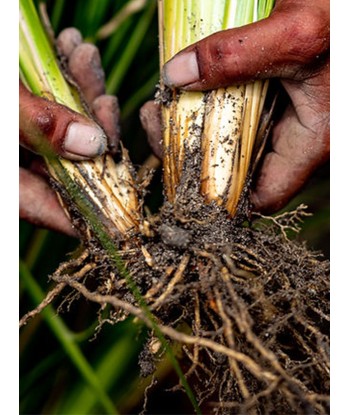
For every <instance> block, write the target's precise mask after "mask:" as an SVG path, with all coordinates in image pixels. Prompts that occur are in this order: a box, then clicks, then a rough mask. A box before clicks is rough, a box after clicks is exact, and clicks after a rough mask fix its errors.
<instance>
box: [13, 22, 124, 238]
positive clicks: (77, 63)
mask: <svg viewBox="0 0 350 415" xmlns="http://www.w3.org/2000/svg"><path fill="white" fill-rule="evenodd" d="M57 48H58V50H59V52H60V54H61V55H62V59H64V60H65V61H66V63H67V70H68V72H69V74H70V76H71V77H72V79H73V80H74V82H75V83H76V84H77V85H78V87H79V89H80V91H81V94H82V96H83V97H84V98H85V101H86V104H87V106H88V107H89V109H90V111H91V113H92V115H93V116H94V118H95V119H96V121H97V122H94V121H93V120H92V119H89V118H87V117H85V116H83V115H81V114H78V113H76V112H74V111H72V110H70V109H69V108H67V107H65V106H62V105H59V104H57V103H55V102H51V101H48V100H46V99H44V98H40V97H38V96H35V95H33V94H31V93H30V92H29V91H28V90H27V89H26V87H25V86H24V85H23V84H22V83H21V82H20V86H19V110H20V112H19V136H20V145H21V146H22V148H26V149H28V150H30V162H26V163H25V164H26V168H23V167H20V173H19V179H20V182H19V185H20V187H19V202H20V203H19V205H20V206H19V213H20V217H21V218H22V219H24V220H27V221H29V222H31V223H33V224H35V225H37V226H40V227H44V228H48V229H52V230H56V231H59V232H63V233H65V234H67V235H71V236H76V234H75V231H74V229H73V228H72V225H71V223H70V221H69V219H68V218H67V216H66V215H65V213H64V211H63V209H62V207H61V205H60V204H59V202H58V199H57V197H56V194H55V193H54V191H53V190H52V189H51V188H50V186H49V185H48V183H47V181H46V177H45V174H43V169H42V163H40V161H39V162H38V157H35V156H34V154H33V152H34V153H36V154H39V155H49V154H56V155H60V156H62V157H64V158H67V159H71V160H84V159H88V158H93V157H96V156H98V155H101V154H103V153H104V152H105V151H107V150H108V151H109V152H111V153H115V152H116V151H117V148H118V142H119V135H120V132H119V124H118V121H119V106H118V101H117V98H116V97H114V96H111V95H105V83H104V80H105V77H104V72H103V69H102V67H101V61H100V56H99V52H98V50H97V48H96V47H95V46H94V45H92V44H88V43H83V42H82V38H81V35H80V33H79V32H78V31H77V30H76V29H74V28H68V29H65V30H64V31H62V32H61V33H60V34H59V36H58V38H57ZM97 123H98V124H97ZM101 126H102V127H103V128H101ZM107 137H108V138H107ZM26 158H28V154H26ZM39 160H40V158H39Z"/></svg>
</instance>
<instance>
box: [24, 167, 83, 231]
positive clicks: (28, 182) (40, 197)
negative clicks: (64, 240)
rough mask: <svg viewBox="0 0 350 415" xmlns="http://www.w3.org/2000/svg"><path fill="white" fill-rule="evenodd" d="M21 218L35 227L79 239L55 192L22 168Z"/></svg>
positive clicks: (43, 181)
mask: <svg viewBox="0 0 350 415" xmlns="http://www.w3.org/2000/svg"><path fill="white" fill-rule="evenodd" d="M19 216H20V218H21V219H24V220H26V221H28V222H30V223H32V224H33V225H36V226H39V227H42V228H46V229H51V230H54V231H57V232H61V233H64V234H66V235H68V236H74V237H77V236H78V235H77V233H76V231H75V230H74V228H73V226H72V224H71V223H70V221H69V219H68V218H67V216H66V215H65V213H64V211H63V209H62V207H61V205H60V203H59V201H58V199H57V197H56V194H55V193H54V191H53V190H52V189H51V188H50V187H49V185H48V184H47V183H46V182H45V180H44V179H43V178H42V177H40V176H37V175H35V174H33V173H31V172H30V171H28V170H25V169H23V168H20V170H19Z"/></svg>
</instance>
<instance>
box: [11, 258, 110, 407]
mask: <svg viewBox="0 0 350 415" xmlns="http://www.w3.org/2000/svg"><path fill="white" fill-rule="evenodd" d="M19 272H20V277H21V280H22V281H23V283H24V284H25V285H26V289H27V291H28V293H29V294H30V296H31V298H32V300H33V302H34V303H35V304H40V302H41V301H42V300H43V299H44V293H43V291H42V289H41V287H40V286H39V284H38V283H37V282H36V281H35V278H34V277H33V275H32V274H31V272H30V271H29V269H28V267H27V266H26V264H25V263H24V262H23V261H22V260H20V261H19ZM42 316H43V318H44V320H45V322H46V324H47V325H48V327H49V328H50V330H51V331H52V332H53V334H54V335H55V337H56V338H57V340H58V341H59V342H60V344H61V346H62V348H63V349H64V350H65V352H66V353H67V356H68V357H69V359H70V360H71V361H72V363H73V365H74V366H75V368H76V369H77V370H78V371H79V372H80V374H81V375H82V377H83V378H84V379H85V381H86V382H87V383H88V384H89V385H90V387H91V388H92V390H93V392H94V394H95V395H96V397H97V398H98V399H99V401H100V402H101V405H102V407H103V408H104V409H105V410H106V412H107V413H108V414H118V411H117V410H116V408H115V406H114V403H113V402H112V400H111V399H110V397H109V396H108V394H107V393H106V392H105V390H104V388H103V387H102V385H101V380H100V379H99V378H98V377H97V376H96V373H95V372H94V370H93V368H92V367H91V366H90V364H89V362H88V361H87V360H86V358H85V356H84V354H83V353H82V351H81V349H80V347H79V346H78V345H77V343H76V342H75V341H74V336H73V335H72V333H71V332H70V330H69V329H68V328H67V326H66V325H65V324H64V322H63V320H62V319H61V318H60V317H59V316H57V315H56V313H55V311H54V309H53V307H52V306H48V307H47V308H46V309H45V310H43V312H42Z"/></svg>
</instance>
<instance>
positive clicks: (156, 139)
mask: <svg viewBox="0 0 350 415" xmlns="http://www.w3.org/2000/svg"><path fill="white" fill-rule="evenodd" d="M140 121H141V124H142V127H143V128H144V130H145V131H146V134H147V139H148V143H149V145H150V147H151V149H152V151H153V152H154V154H155V155H156V156H157V157H158V158H160V159H162V158H163V146H162V115H161V108H160V106H159V105H158V104H156V103H155V102H154V101H148V102H146V103H145V104H144V105H143V106H142V107H141V109H140Z"/></svg>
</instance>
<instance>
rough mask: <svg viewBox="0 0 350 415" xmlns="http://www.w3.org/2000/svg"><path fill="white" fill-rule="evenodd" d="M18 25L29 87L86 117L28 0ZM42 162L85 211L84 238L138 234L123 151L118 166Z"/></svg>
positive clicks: (104, 160)
mask: <svg viewBox="0 0 350 415" xmlns="http://www.w3.org/2000/svg"><path fill="white" fill-rule="evenodd" d="M19 23H20V27H19V29H20V31H19V33H20V76H21V79H22V81H23V82H24V83H25V85H26V86H27V88H28V89H30V90H31V91H32V92H33V93H35V94H37V95H41V96H43V97H45V98H47V99H49V100H55V101H57V102H59V103H61V104H64V105H66V106H68V107H70V108H71V109H73V110H75V111H77V112H79V113H81V114H85V115H87V116H89V114H88V113H87V112H86V110H85V106H84V105H83V103H82V102H81V100H80V97H79V94H78V92H77V91H76V90H75V89H74V88H73V87H72V86H71V85H70V84H68V83H67V81H66V80H65V78H64V76H63V75H62V72H61V69H60V67H59V65H58V62H57V60H56V57H55V53H54V51H53V49H52V47H51V45H50V43H49V41H48V39H47V36H46V34H45V32H44V30H43V27H42V24H41V22H40V19H39V17H38V15H37V13H36V10H35V7H34V5H33V3H32V1H29V0H21V1H20V14H19ZM45 161H46V165H47V168H48V170H49V173H50V175H51V176H52V177H53V178H54V179H55V180H56V181H57V183H58V184H59V186H62V187H63V188H64V189H65V192H66V193H68V198H69V200H70V201H72V202H73V204H74V205H75V207H79V208H78V210H79V211H80V212H81V213H82V212H84V217H83V216H82V217H83V218H84V220H85V222H86V225H87V226H86V227H85V228H84V229H83V230H84V234H85V235H84V236H85V237H87V238H90V237H91V234H96V233H98V232H99V230H100V231H102V230H103V232H106V233H107V234H108V235H109V236H110V237H113V238H116V237H117V238H124V237H125V235H126V234H127V233H129V232H132V231H135V230H138V225H139V223H140V220H141V211H140V206H139V202H138V195H137V192H136V186H135V183H134V178H133V169H132V167H131V163H130V162H129V158H128V154H127V151H126V150H124V149H123V150H122V160H121V162H120V163H119V164H115V162H114V161H113V159H112V157H111V156H110V155H108V154H107V155H105V156H102V157H98V158H96V159H94V160H93V161H82V162H71V161H69V160H66V159H63V158H61V157H52V156H50V157H45ZM67 212H68V211H67ZM80 230H82V229H80Z"/></svg>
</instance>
